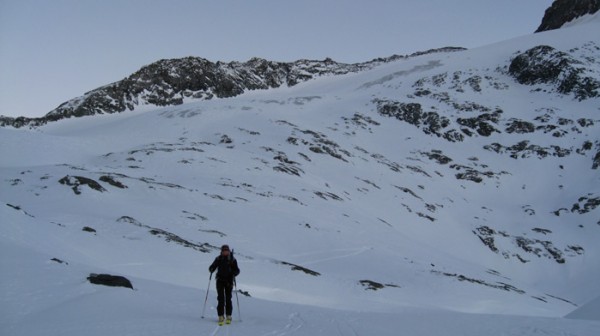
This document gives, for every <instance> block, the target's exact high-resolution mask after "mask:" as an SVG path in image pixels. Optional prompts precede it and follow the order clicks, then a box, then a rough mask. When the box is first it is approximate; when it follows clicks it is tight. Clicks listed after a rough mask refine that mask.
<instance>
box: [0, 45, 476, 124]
mask: <svg viewBox="0 0 600 336" xmlns="http://www.w3.org/2000/svg"><path fill="white" fill-rule="evenodd" d="M460 50H465V49H464V48H459V47H444V48H438V49H431V50H428V51H423V52H415V53H413V54H410V55H406V56H399V55H393V56H390V57H385V58H376V59H373V60H371V61H368V62H362V63H354V64H346V63H338V62H335V61H333V60H332V59H329V58H327V59H325V60H323V61H314V60H298V61H295V62H289V63H285V62H274V61H268V60H265V59H262V58H252V59H250V60H249V61H247V62H237V61H232V62H229V63H224V62H220V61H218V62H211V61H209V60H207V59H204V58H201V57H191V56H190V57H185V58H178V59H163V60H159V61H156V62H154V63H152V64H149V65H147V66H144V67H142V68H141V69H140V70H138V71H136V72H135V73H133V74H132V75H130V76H128V77H126V78H125V79H123V80H121V81H117V82H114V83H111V84H107V85H104V86H101V87H99V88H97V89H94V90H92V91H89V92H87V93H85V94H84V95H83V96H81V97H77V98H74V99H71V100H69V101H67V102H65V103H63V104H61V105H60V106H59V107H57V108H56V109H54V110H52V111H50V112H49V113H48V114H46V115H45V116H44V117H40V118H27V117H17V118H12V117H5V116H0V126H12V127H15V128H20V127H26V126H30V127H37V126H41V125H44V124H46V123H48V122H52V121H57V120H62V119H65V118H71V117H82V116H90V115H96V114H107V113H108V114H110V113H121V112H124V111H128V110H129V111H131V110H134V109H135V108H136V107H139V106H142V105H152V106H158V107H160V106H169V105H180V104H182V103H183V102H184V101H192V100H210V99H212V98H228V97H234V96H237V95H239V94H242V93H244V92H246V91H249V90H265V89H269V88H278V87H281V86H282V85H285V86H288V87H291V86H294V85H297V84H298V83H301V82H305V81H308V80H311V79H314V78H317V77H320V76H327V75H342V74H347V73H356V72H360V71H364V70H366V69H371V68H373V67H375V66H378V65H381V64H385V63H389V62H393V61H397V60H400V59H408V58H411V57H417V56H421V55H426V54H430V53H440V52H453V51H460Z"/></svg>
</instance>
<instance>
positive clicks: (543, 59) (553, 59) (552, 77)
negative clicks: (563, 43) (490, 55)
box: [508, 45, 600, 100]
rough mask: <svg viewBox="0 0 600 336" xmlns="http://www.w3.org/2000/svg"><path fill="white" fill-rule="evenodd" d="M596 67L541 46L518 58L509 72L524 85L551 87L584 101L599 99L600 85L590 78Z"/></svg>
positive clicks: (511, 64) (514, 60)
mask: <svg viewBox="0 0 600 336" xmlns="http://www.w3.org/2000/svg"><path fill="white" fill-rule="evenodd" d="M590 62H591V64H586V63H590ZM594 63H595V61H593V60H586V59H578V58H577V57H575V56H574V55H571V54H569V53H566V52H562V51H558V50H556V49H554V48H552V47H550V46H545V45H541V46H537V47H534V48H531V49H529V50H527V51H525V52H523V53H521V54H519V55H518V56H517V57H515V58H514V59H513V60H512V61H511V63H510V67H509V69H508V72H509V73H510V74H511V75H512V76H513V77H515V79H516V80H517V81H518V82H519V83H521V84H525V85H535V84H551V85H552V86H555V87H556V91H557V92H559V93H562V94H571V93H573V94H574V95H575V98H577V99H579V100H584V99H588V98H594V97H598V96H599V89H600V82H599V81H598V80H596V79H595V78H594V77H592V76H589V75H588V74H589V72H590V71H591V69H594V68H595V66H596V65H595V64H594Z"/></svg>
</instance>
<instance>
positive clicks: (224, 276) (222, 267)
mask: <svg viewBox="0 0 600 336" xmlns="http://www.w3.org/2000/svg"><path fill="white" fill-rule="evenodd" d="M208 270H209V271H210V273H212V272H214V271H215V270H216V271H217V280H218V281H226V282H230V283H233V279H234V278H235V277H236V276H238V275H239V274H240V269H239V267H238V264H237V260H235V258H234V257H233V256H231V255H229V256H227V257H225V256H222V255H220V256H218V257H216V258H215V261H213V263H212V264H211V265H210V267H209V268H208Z"/></svg>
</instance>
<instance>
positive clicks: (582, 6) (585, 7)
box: [535, 0, 600, 33]
mask: <svg viewBox="0 0 600 336" xmlns="http://www.w3.org/2000/svg"><path fill="white" fill-rule="evenodd" d="M598 10H600V0H555V1H554V3H553V4H552V6H550V8H548V9H547V10H546V13H545V14H544V18H543V19H542V23H541V24H540V26H539V27H538V29H537V30H536V31H535V32H536V33H539V32H543V31H547V30H552V29H558V28H560V27H562V26H563V25H564V24H565V23H568V22H571V21H573V20H575V19H577V18H579V17H582V16H584V15H586V14H594V13H596V12H597V11H598Z"/></svg>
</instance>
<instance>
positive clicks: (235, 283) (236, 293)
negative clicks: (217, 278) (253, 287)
mask: <svg viewBox="0 0 600 336" xmlns="http://www.w3.org/2000/svg"><path fill="white" fill-rule="evenodd" d="M233 285H234V286H235V300H236V301H237V306H238V317H239V318H240V322H242V312H241V311H240V298H239V297H238V289H237V281H235V278H233Z"/></svg>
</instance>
